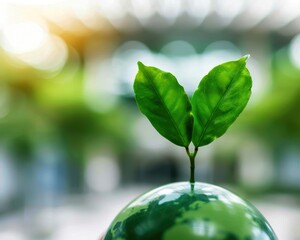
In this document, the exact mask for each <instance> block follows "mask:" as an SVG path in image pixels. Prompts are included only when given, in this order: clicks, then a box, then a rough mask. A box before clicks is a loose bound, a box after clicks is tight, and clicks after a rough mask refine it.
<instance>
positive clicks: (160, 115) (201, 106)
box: [103, 56, 277, 240]
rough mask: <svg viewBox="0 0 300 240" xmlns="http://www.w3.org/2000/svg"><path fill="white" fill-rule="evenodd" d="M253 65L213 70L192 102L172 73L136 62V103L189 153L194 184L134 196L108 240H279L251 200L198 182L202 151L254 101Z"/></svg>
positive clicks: (235, 64) (229, 64) (233, 63)
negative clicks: (197, 162) (250, 71)
mask: <svg viewBox="0 0 300 240" xmlns="http://www.w3.org/2000/svg"><path fill="white" fill-rule="evenodd" d="M247 59H248V56H244V57H242V58H241V59H239V60H237V61H231V62H227V63H223V64H221V65H219V66H217V67H215V68H213V69H212V70H211V71H210V72H209V73H208V74H207V75H206V76H205V77H204V78H203V79H202V80H201V82H200V84H199V86H198V88H197V89H196V91H195V92H194V94H193V96H192V98H191V99H190V98H189V97H188V95H187V94H186V93H185V91H184V89H183V87H182V86H180V85H179V83H178V82H177V80H176V78H175V77H174V76H173V75H172V74H171V73H167V72H164V71H162V70H160V69H158V68H155V67H147V66H145V65H144V64H143V63H141V62H139V63H138V67H139V71H138V73H137V75H136V78H135V82H134V92H135V97H136V101H137V104H138V106H139V108H140V110H141V111H142V113H143V114H145V115H146V117H147V118H148V119H149V120H150V122H151V123H152V125H153V126H154V128H155V129H156V130H157V131H158V132H159V133H160V134H161V135H162V136H164V137H165V138H167V139H168V140H170V141H171V142H172V143H174V144H176V145H178V146H181V147H184V148H185V150H186V153H187V155H188V157H189V159H190V168H191V176H190V182H179V183H172V184H168V185H165V186H161V187H158V188H156V189H154V190H151V191H149V192H147V193H145V194H143V195H141V196H139V197H138V198H136V199H135V200H134V201H132V202H131V203H130V204H128V205H127V206H126V207H125V208H124V209H123V210H122V211H121V212H120V213H119V214H118V215H117V216H116V217H115V219H114V220H113V222H112V223H111V225H110V227H109V228H108V230H107V232H106V234H105V236H104V238H103V239H104V240H141V239H143V240H153V239H155V240H229V239H232V240H233V239H235V240H245V239H249V240H250V239H252V240H261V239H265V240H277V237H276V235H275V233H274V232H273V230H272V228H271V226H270V225H269V223H268V222H267V220H266V219H265V218H264V217H263V216H262V215H261V213H260V212H259V211H258V210H257V209H256V208H255V207H253V206H252V205H251V204H250V203H249V202H247V201H244V200H243V199H241V198H239V197H238V196H237V195H235V194H233V193H231V192H230V191H228V190H226V189H223V188H220V187H218V186H214V185H211V184H206V183H199V182H195V174H194V172H195V157H196V155H197V152H198V148H199V147H202V146H205V145H207V144H209V143H211V142H212V141H214V140H215V139H217V138H218V137H220V136H222V135H223V134H224V133H225V132H226V130H227V129H228V128H229V126H230V125H231V124H232V123H233V122H234V121H235V119H236V118H237V117H238V116H239V114H240V113H241V112H242V111H243V109H244V108H245V106H246V104H247V102H248V100H249V97H250V94H251V86H252V80H251V76H250V74H249V71H248V69H247V68H246V60H247ZM191 144H192V145H194V151H193V152H190V145H191Z"/></svg>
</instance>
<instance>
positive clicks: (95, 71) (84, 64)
mask: <svg viewBox="0 0 300 240" xmlns="http://www.w3.org/2000/svg"><path fill="white" fill-rule="evenodd" d="M248 53H249V54H251V58H250V59H249V61H248V64H247V66H248V68H249V70H250V72H251V74H252V77H253V94H252V97H251V100H250V102H249V104H248V106H247V108H246V110H245V111H244V112H243V113H242V114H241V116H240V117H239V118H238V120H237V121H236V122H235V123H234V125H233V126H232V127H231V128H230V129H229V130H228V132H227V133H226V134H225V135H224V136H223V137H222V138H220V139H218V140H216V141H215V142H213V143H212V144H211V145H209V146H206V147H203V148H200V149H199V153H198V157H197V163H196V164H197V165H196V166H197V169H196V179H197V180H198V181H203V182H208V183H213V184H218V185H220V186H224V187H227V188H229V189H231V190H232V191H234V192H236V193H238V194H239V195H240V196H242V197H244V198H247V199H249V200H250V201H252V202H253V203H254V204H255V205H256V206H257V207H258V208H259V210H261V212H262V213H263V214H264V215H265V216H266V218H267V219H268V220H269V222H270V223H271V225H272V226H273V228H274V229H275V232H276V233H277V234H278V237H279V239H289V240H299V239H300V230H299V227H298V223H299V221H300V147H299V146H300V2H299V1H297V0H265V1H263V2H262V1H259V0H252V1H250V0H201V1H199V0H198V1H197V0H89V1H87V0H86V1H79V0H73V1H70V0H43V1H38V0H3V1H1V3H0V239H1V240H32V239H41V240H61V239H73V240H77V239H80V240H82V239H97V237H98V236H99V235H101V233H103V232H104V231H105V229H106V228H107V227H108V225H109V224H110V222H111V220H112V219H113V217H114V216H115V215H116V214H117V212H118V211H119V210H120V209H121V208H122V207H123V206H124V205H125V204H126V203H128V201H130V200H132V199H133V198H134V197H136V196H137V195H139V194H141V193H143V192H145V191H147V190H149V189H152V188H155V187H157V186H159V185H162V184H167V183H170V182H174V181H187V180H188V179H189V161H188V158H187V156H186V154H185V151H184V149H183V148H180V147H177V146H174V145H172V144H171V143H169V142H168V141H167V140H165V139H164V138H163V137H161V136H160V135H158V133H156V131H155V130H154V128H153V127H152V126H151V124H150V123H149V122H148V120H147V119H146V118H145V117H144V116H142V114H141V113H140V112H139V110H138V108H137V106H136V103H135V101H134V96H133V91H132V84H133V80H134V77H135V74H136V72H137V65H136V62H137V61H139V60H140V61H143V62H144V64H146V65H154V66H157V67H159V68H161V69H163V70H165V71H170V72H172V73H174V75H175V76H177V78H178V81H179V82H180V83H181V84H182V85H183V86H184V87H185V89H186V91H187V92H188V93H189V94H190V95H191V94H192V93H193V90H194V89H195V88H196V87H197V85H198V83H199V81H200V79H201V78H202V77H203V76H204V75H205V74H207V73H208V71H209V70H210V69H211V68H212V67H214V66H215V65H217V64H220V63H223V62H225V61H229V60H234V59H237V58H240V57H241V56H243V55H245V54H248Z"/></svg>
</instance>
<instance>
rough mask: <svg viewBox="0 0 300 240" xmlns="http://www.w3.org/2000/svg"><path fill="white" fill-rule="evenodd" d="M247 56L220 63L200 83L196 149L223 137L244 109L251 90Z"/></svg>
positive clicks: (194, 102) (196, 100)
mask: <svg viewBox="0 0 300 240" xmlns="http://www.w3.org/2000/svg"><path fill="white" fill-rule="evenodd" d="M248 57H249V56H245V57H243V58H241V59H239V60H237V61H231V62H227V63H224V64H221V65H219V66H217V67H215V68H213V69H212V70H211V71H210V72H209V73H208V74H207V75H206V76H205V77H204V78H203V79H202V80H201V82H200V84H199V86H198V88H197V90H196V91H195V93H194V95H193V97H192V108H193V114H194V129H193V138H192V141H193V144H194V145H195V146H196V147H199V146H204V145H207V144H209V143H211V142H212V141H214V140H215V139H216V138H218V137H220V136H222V135H223V134H224V133H225V132H226V130H227V129H228V127H229V126H230V125H231V124H232V123H233V122H234V121H235V120H236V118H237V117H238V116H239V114H240V113H241V112H242V111H243V109H244V108H245V106H246V104H247V102H248V100H249V98H250V95H251V87H252V80H251V76H250V73H249V71H248V69H247V68H246V60H247V59H248Z"/></svg>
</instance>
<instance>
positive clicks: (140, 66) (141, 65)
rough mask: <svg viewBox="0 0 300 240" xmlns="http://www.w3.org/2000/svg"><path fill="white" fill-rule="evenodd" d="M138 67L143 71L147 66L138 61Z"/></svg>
mask: <svg viewBox="0 0 300 240" xmlns="http://www.w3.org/2000/svg"><path fill="white" fill-rule="evenodd" d="M137 65H138V67H139V70H142V69H143V68H144V67H145V65H144V64H143V63H142V62H141V61H138V62H137Z"/></svg>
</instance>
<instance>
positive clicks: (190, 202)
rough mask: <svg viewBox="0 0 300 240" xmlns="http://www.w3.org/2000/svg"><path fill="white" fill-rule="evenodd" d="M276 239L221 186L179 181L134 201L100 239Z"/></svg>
mask: <svg viewBox="0 0 300 240" xmlns="http://www.w3.org/2000/svg"><path fill="white" fill-rule="evenodd" d="M160 239H161V240H276V239H277V237H276V235H275V233H274V232H273V230H272V228H271V227H270V225H269V223H268V222H267V221H266V219H265V218H264V217H263V216H262V214H261V213H260V212H259V211H258V210H257V209H256V208H255V207H254V206H252V205H251V204H249V203H248V202H246V201H244V200H242V199H241V198H240V197H238V196H236V195H235V194H233V193H231V192H229V191H228V190H225V189H223V188H220V187H217V186H214V185H210V184H204V183H195V184H190V183H189V182H180V183H173V184H169V185H165V186H162V187H159V188H157V189H154V190H152V191H150V192H148V193H146V194H143V195H142V196H140V197H138V198H137V199H135V200H134V201H133V202H131V203H130V204H129V205H128V206H127V207H125V208H124V209H123V210H122V211H121V212H120V213H119V214H118V215H117V217H116V218H115V219H114V220H113V222H112V224H111V225H110V227H109V229H108V231H107V233H106V235H105V237H104V240H160Z"/></svg>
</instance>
